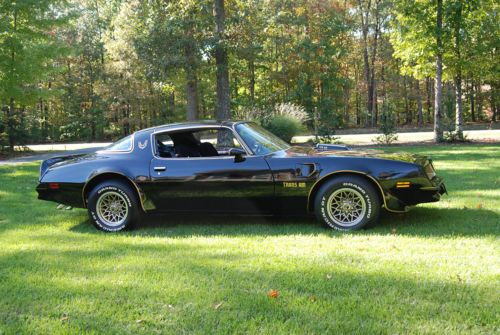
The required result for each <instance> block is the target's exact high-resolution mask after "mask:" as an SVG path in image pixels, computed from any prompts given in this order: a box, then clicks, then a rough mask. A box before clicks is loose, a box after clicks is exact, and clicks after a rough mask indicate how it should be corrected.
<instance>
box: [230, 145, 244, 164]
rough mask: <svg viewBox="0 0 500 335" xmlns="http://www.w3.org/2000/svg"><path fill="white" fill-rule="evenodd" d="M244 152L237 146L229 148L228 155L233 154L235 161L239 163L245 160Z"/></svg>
mask: <svg viewBox="0 0 500 335" xmlns="http://www.w3.org/2000/svg"><path fill="white" fill-rule="evenodd" d="M246 154H247V153H246V151H245V150H243V149H239V148H232V149H231V150H229V155H230V156H234V162H235V163H241V162H243V161H245V155H246Z"/></svg>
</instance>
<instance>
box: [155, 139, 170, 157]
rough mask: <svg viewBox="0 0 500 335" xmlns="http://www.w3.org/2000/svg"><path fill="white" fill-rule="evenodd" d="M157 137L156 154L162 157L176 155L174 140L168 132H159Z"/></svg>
mask: <svg viewBox="0 0 500 335" xmlns="http://www.w3.org/2000/svg"><path fill="white" fill-rule="evenodd" d="M155 139H156V154H157V155H158V156H160V157H162V158H171V157H175V149H174V142H173V141H172V139H171V138H170V136H169V135H168V134H167V133H163V134H158V135H156V136H155Z"/></svg>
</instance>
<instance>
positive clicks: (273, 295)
mask: <svg viewBox="0 0 500 335" xmlns="http://www.w3.org/2000/svg"><path fill="white" fill-rule="evenodd" d="M279 295H280V293H279V292H278V291H277V290H270V291H269V292H267V296H268V297H269V298H273V299H276V298H277V297H279Z"/></svg>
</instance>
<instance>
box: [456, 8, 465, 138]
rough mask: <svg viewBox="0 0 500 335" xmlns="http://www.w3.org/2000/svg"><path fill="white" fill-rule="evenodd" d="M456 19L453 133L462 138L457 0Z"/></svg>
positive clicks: (460, 59)
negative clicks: (456, 63)
mask: <svg viewBox="0 0 500 335" xmlns="http://www.w3.org/2000/svg"><path fill="white" fill-rule="evenodd" d="M457 4H458V7H457V19H456V20H455V21H456V22H455V54H456V56H457V60H458V65H457V74H456V76H455V133H457V135H458V138H459V139H461V140H463V138H464V120H463V113H462V67H461V64H460V62H461V61H462V57H461V52H460V27H461V21H462V3H461V2H460V1H458V2H457Z"/></svg>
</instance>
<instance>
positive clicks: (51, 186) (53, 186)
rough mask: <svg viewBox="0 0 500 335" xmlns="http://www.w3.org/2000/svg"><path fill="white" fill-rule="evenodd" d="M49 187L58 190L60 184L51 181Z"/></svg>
mask: <svg viewBox="0 0 500 335" xmlns="http://www.w3.org/2000/svg"><path fill="white" fill-rule="evenodd" d="M49 188H50V189H51V190H58V189H59V184H58V183H49Z"/></svg>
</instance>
